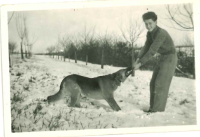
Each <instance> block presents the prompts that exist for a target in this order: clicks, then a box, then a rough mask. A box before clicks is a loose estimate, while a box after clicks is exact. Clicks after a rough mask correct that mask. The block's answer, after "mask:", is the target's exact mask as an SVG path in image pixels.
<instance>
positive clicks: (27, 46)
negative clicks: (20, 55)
mask: <svg viewBox="0 0 200 137" xmlns="http://www.w3.org/2000/svg"><path fill="white" fill-rule="evenodd" d="M36 41H37V37H34V36H32V38H31V37H30V32H29V30H28V28H27V26H25V41H24V45H25V56H26V58H30V57H31V55H32V52H31V51H32V47H33V45H34V44H35V43H36Z"/></svg>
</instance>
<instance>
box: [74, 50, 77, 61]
mask: <svg viewBox="0 0 200 137" xmlns="http://www.w3.org/2000/svg"><path fill="white" fill-rule="evenodd" d="M74 56H75V57H74V59H75V63H77V56H76V51H75V52H74Z"/></svg>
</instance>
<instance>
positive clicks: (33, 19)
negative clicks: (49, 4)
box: [8, 5, 193, 52]
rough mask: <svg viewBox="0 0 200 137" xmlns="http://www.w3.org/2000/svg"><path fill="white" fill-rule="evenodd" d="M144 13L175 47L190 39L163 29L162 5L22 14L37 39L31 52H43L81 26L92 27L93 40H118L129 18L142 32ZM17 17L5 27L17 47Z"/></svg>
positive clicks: (80, 28) (140, 43)
mask: <svg viewBox="0 0 200 137" xmlns="http://www.w3.org/2000/svg"><path fill="white" fill-rule="evenodd" d="M147 11H154V12H155V13H156V14H157V15H158V26H160V27H162V28H164V29H166V30H167V31H168V32H169V34H170V35H171V37H172V39H173V40H174V42H175V44H176V45H178V44H182V43H181V42H182V41H183V38H184V37H185V35H189V36H192V34H193V33H191V32H190V33H188V32H183V31H178V30H175V29H171V28H168V27H166V26H165V25H164V24H167V25H169V21H168V20H165V19H163V18H165V17H166V15H167V12H166V9H165V5H156V6H130V7H127V6H126V7H109V8H88V9H84V8H82V9H65V10H41V11H23V13H24V15H25V16H26V18H27V26H28V29H29V32H30V36H32V37H37V38H38V39H37V42H36V43H35V44H34V46H33V49H32V50H33V52H46V49H47V47H49V46H52V45H54V44H55V43H56V41H57V39H58V36H59V35H60V36H61V37H62V36H64V37H67V36H70V35H76V34H78V33H81V32H83V27H84V23H85V22H86V24H87V27H88V30H89V29H91V28H93V27H94V26H96V28H95V32H96V34H95V35H96V36H98V35H99V34H101V35H103V34H104V33H105V32H106V31H107V33H108V34H109V35H113V34H114V35H116V36H120V37H121V32H120V29H119V24H120V22H121V21H122V22H123V25H124V26H128V21H127V20H128V19H129V18H130V17H132V18H133V19H135V20H139V21H140V22H141V24H142V25H143V27H144V29H145V26H144V23H143V21H142V15H143V14H144V13H145V12H147ZM17 13H18V12H15V14H14V17H13V18H12V20H11V22H10V24H9V26H8V31H9V40H10V41H14V42H16V43H17V45H18V47H19V43H20V39H19V36H18V34H17V29H16V20H15V15H16V14H17ZM11 14H12V12H9V13H8V17H10V16H11ZM146 32H147V30H146V29H145V30H144V32H143V34H142V36H143V37H142V38H140V39H138V41H137V43H138V45H143V44H144V42H145V39H146V37H145V35H146Z"/></svg>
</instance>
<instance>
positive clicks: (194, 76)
mask: <svg viewBox="0 0 200 137" xmlns="http://www.w3.org/2000/svg"><path fill="white" fill-rule="evenodd" d="M193 58H194V63H193V71H194V75H193V78H194V79H195V78H196V73H195V55H194V50H193Z"/></svg>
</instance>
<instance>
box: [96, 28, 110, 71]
mask: <svg viewBox="0 0 200 137" xmlns="http://www.w3.org/2000/svg"><path fill="white" fill-rule="evenodd" d="M99 40H100V44H101V48H102V50H101V68H102V69H103V68H104V49H105V46H106V45H108V44H109V42H110V41H111V37H110V36H109V34H108V31H107V29H106V32H105V34H104V35H101V34H100V35H99Z"/></svg>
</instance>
